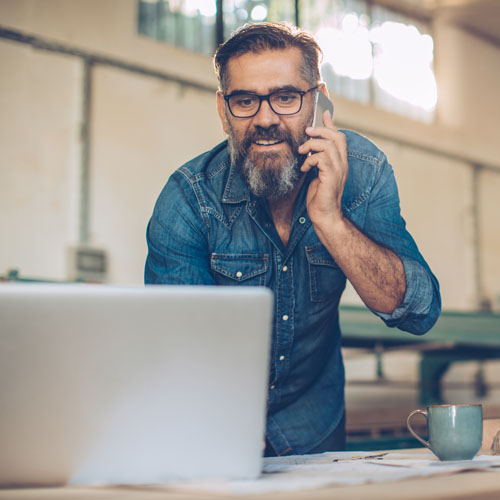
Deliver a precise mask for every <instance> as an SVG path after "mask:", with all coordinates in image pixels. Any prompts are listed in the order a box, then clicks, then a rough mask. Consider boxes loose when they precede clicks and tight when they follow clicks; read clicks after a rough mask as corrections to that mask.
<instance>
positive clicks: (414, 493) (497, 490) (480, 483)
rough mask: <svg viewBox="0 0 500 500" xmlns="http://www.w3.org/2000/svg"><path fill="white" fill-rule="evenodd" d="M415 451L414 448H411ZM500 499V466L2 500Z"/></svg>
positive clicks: (29, 492) (69, 490) (14, 495)
mask: <svg viewBox="0 0 500 500" xmlns="http://www.w3.org/2000/svg"><path fill="white" fill-rule="evenodd" d="M407 451H408V452H410V453H415V450H407ZM397 452H398V453H401V452H402V450H397ZM118 499H119V500H236V499H237V500H285V499H287V500H327V499H328V500H363V499H370V500H417V499H418V500H422V499H424V500H438V499H439V500H471V499H474V500H482V499H484V500H487V499H488V500H498V499H500V469H496V470H484V471H470V472H461V473H457V474H443V475H436V476H432V477H425V478H413V479H405V480H400V481H392V482H384V483H371V484H364V485H359V486H330V487H327V488H318V489H314V490H301V491H293V492H289V491H286V492H274V493H266V494H260V495H255V494H252V495H234V494H228V495H222V494H205V493H179V492H175V491H166V490H165V489H160V488H158V489H148V488H141V487H74V486H72V487H70V486H67V487H60V488H29V489H28V488H27V489H3V490H2V489H0V500H118Z"/></svg>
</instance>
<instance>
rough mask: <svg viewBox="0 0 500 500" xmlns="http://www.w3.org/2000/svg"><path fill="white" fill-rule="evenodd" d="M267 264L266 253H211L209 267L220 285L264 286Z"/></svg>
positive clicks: (267, 256)
mask: <svg viewBox="0 0 500 500" xmlns="http://www.w3.org/2000/svg"><path fill="white" fill-rule="evenodd" d="M268 266H269V255H268V254H254V253H252V254H250V253H245V254H233V253H231V254H228V253H213V254H212V256H211V258H210V267H211V269H212V271H214V275H215V280H216V282H217V283H219V284H221V285H238V284H244V285H255V286H264V285H265V280H266V272H267V269H268Z"/></svg>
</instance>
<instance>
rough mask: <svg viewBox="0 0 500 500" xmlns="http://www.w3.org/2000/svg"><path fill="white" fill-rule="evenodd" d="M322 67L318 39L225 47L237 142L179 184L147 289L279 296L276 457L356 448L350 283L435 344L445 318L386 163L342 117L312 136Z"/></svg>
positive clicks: (224, 116) (168, 189)
mask: <svg viewBox="0 0 500 500" xmlns="http://www.w3.org/2000/svg"><path fill="white" fill-rule="evenodd" d="M320 56H321V49H320V48H319V46H318V45H317V43H316V41H315V40H314V38H313V37H312V36H311V35H309V34H308V33H306V32H305V31H302V30H299V29H297V28H294V27H290V26H288V25H283V24H277V23H257V24H253V25H247V26H244V27H243V28H241V29H239V30H238V31H236V32H235V33H234V34H233V35H232V36H231V38H229V39H228V40H227V41H226V42H225V43H223V44H222V45H221V46H219V48H218V49H217V51H216V54H215V56H214V64H215V70H216V73H217V77H218V79H219V85H220V86H219V90H218V92H217V109H218V113H219V116H220V120H221V123H222V127H223V129H224V132H225V133H226V134H227V141H224V142H223V143H222V144H219V145H218V146H216V147H215V148H214V149H212V150H211V151H209V152H207V153H204V154H202V155H201V156H199V157H197V158H195V159H194V160H191V161H190V162H188V163H186V164H185V165H184V166H182V167H180V168H179V169H178V170H177V171H176V172H175V173H174V174H173V175H172V176H171V177H170V179H169V181H168V182H167V184H166V186H165V187H164V189H163V191H162V193H161V194H160V197H159V199H158V201H157V203H156V206H155V209H154V213H153V216H152V218H151V220H150V223H149V225H148V230H147V241H148V248H149V253H148V257H147V261H146V269H145V282H146V283H157V284H158V283H164V284H192V285H200V284H203V285H231V286H253V285H255V286H266V287H269V288H270V289H272V290H273V291H274V294H275V305H274V307H275V312H274V322H273V339H272V347H271V362H270V373H269V391H268V415H267V426H266V449H265V455H266V456H273V455H286V454H305V453H321V452H324V451H336V450H342V449H344V448H345V407H344V367H343V362H342V356H341V349H340V343H341V334H340V328H339V310H338V306H339V301H340V297H341V295H342V292H343V291H344V288H345V284H346V279H348V280H349V281H350V283H351V284H352V285H353V287H354V288H355V290H356V291H357V293H358V295H359V296H360V297H361V299H362V300H363V301H364V303H365V304H366V305H367V307H369V308H370V309H371V310H372V311H373V313H374V314H376V315H377V316H379V317H380V318H381V319H382V320H383V321H384V322H385V323H386V324H387V325H388V326H391V327H397V328H399V329H401V330H405V331H408V332H411V333H414V334H423V333H425V332H426V331H427V330H429V328H431V327H432V325H433V324H434V323H435V321H436V320H437V318H438V316H439V313H440V309H441V301H440V294H439V284H438V281H437V279H436V278H435V276H434V275H433V274H432V272H431V270H430V269H429V266H428V265H427V263H426V262H425V260H424V258H423V257H422V255H421V254H420V252H419V250H418V248H417V246H416V244H415V242H414V240H413V239H412V237H411V236H410V234H409V233H408V231H407V230H406V227H405V222H404V220H403V218H402V217H401V215H400V208H399V197H398V191H397V186H396V182H395V179H394V174H393V171H392V167H391V166H390V165H389V163H388V161H387V158H386V156H385V154H384V153H383V152H382V151H380V150H379V149H378V148H377V147H376V146H375V145H374V144H373V143H371V142H370V141H369V140H368V139H366V138H364V137H362V136H360V135H359V134H356V133H355V132H351V131H339V130H337V128H336V127H335V124H334V122H333V117H332V116H331V115H330V113H329V112H328V111H326V112H325V113H324V115H323V117H322V119H323V126H322V127H312V123H313V116H314V106H315V102H316V98H317V93H318V92H323V93H324V94H325V95H328V94H327V89H326V86H325V84H324V83H322V82H321V78H320V70H319V60H320ZM235 328H237V325H235ZM235 355H236V353H235ZM230 376H231V375H230V374H228V377H230Z"/></svg>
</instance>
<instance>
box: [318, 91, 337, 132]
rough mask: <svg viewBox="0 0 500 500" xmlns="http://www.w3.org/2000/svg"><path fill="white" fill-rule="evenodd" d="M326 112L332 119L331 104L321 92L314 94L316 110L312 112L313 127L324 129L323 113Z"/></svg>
mask: <svg viewBox="0 0 500 500" xmlns="http://www.w3.org/2000/svg"><path fill="white" fill-rule="evenodd" d="M326 110H328V111H330V115H331V116H332V118H333V103H332V101H330V99H328V97H326V95H325V94H323V92H316V109H315V110H314V122H313V127H324V125H323V113H324V112H325V111H326Z"/></svg>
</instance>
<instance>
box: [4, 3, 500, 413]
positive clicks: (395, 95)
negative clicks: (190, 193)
mask: <svg viewBox="0 0 500 500" xmlns="http://www.w3.org/2000/svg"><path fill="white" fill-rule="evenodd" d="M262 20H269V21H289V22H291V23H294V24H298V25H300V26H301V27H303V28H305V29H307V30H310V31H311V32H312V33H313V34H315V36H316V37H317V39H318V41H319V43H320V45H321V46H322V48H323V50H324V59H323V64H322V74H323V79H324V81H326V83H327V85H328V88H329V92H330V96H331V97H332V100H333V101H334V103H335V120H336V124H337V126H339V127H341V128H348V129H353V130H356V131H358V132H361V133H363V134H365V135H366V136H368V137H369V138H370V139H371V140H373V141H374V142H375V143H376V144H377V145H378V146H379V147H380V148H381V149H383V150H384V151H385V152H386V153H387V155H388V157H389V160H390V162H391V164H392V165H393V167H394V170H395V174H396V178H397V181H398V185H399V189H400V197H401V207H402V212H403V216H404V218H405V219H406V221H407V224H408V228H409V230H410V232H411V233H412V235H413V236H414V238H415V239H416V241H417V243H418V245H419V247H420V249H421V251H422V253H423V255H424V256H425V258H426V259H427V261H428V262H429V264H430V266H431V268H432V269H433V271H434V272H435V274H436V275H437V277H438V279H439V281H440V283H441V290H442V299H443V309H444V310H445V311H449V312H452V313H455V312H457V313H460V314H463V317H464V318H466V319H468V320H469V319H471V318H472V320H471V321H472V322H471V323H470V325H471V326H470V337H471V338H473V337H474V335H475V334H476V333H477V332H476V331H475V329H476V326H475V325H478V326H477V328H478V329H480V328H482V327H481V326H480V325H482V324H484V322H483V323H481V321H483V320H484V318H486V319H487V321H489V320H490V319H491V320H492V321H493V322H490V323H488V324H489V325H490V326H489V327H488V328H490V330H489V331H491V328H493V329H495V328H497V326H498V324H499V323H498V318H499V316H498V314H499V313H500V223H499V215H498V214H499V213H500V140H499V130H500V2H498V1H496V0H401V1H396V0H139V1H137V0H0V68H1V77H0V110H1V115H0V116H1V118H0V234H1V237H0V277H2V279H3V280H19V279H21V280H43V281H63V282H65V281H92V282H102V283H112V284H120V285H122V284H123V285H140V284H142V282H143V267H144V260H145V257H146V251H147V248H146V243H145V229H146V224H147V221H148V219H149V217H150V215H151V212H152V210H153V206H154V203H155V200H156V198H157V196H158V194H159V192H160V190H161V188H162V187H163V185H164V183H165V182H166V180H167V179H168V177H169V175H170V174H171V173H172V171H173V170H175V169H176V168H178V167H179V166H180V165H181V164H182V163H184V162H185V161H187V160H189V159H191V158H193V157H194V156H196V155H198V154H200V153H202V152H204V151H205V150H207V149H209V148H211V147H212V146H214V145H215V144H216V143H218V142H219V141H221V140H223V139H224V135H223V132H222V130H221V128H220V125H219V120H218V117H217V114H216V110H215V90H216V87H217V83H216V79H215V76H214V73H213V69H212V61H211V55H212V54H213V51H214V49H215V47H216V45H217V44H218V43H220V42H221V41H223V40H224V39H225V38H226V37H227V36H228V35H229V34H230V33H231V31H232V30H234V29H235V28H237V27H238V26H240V25H242V24H244V23H246V22H254V21H262ZM343 304H345V305H347V306H359V305H360V304H361V303H360V300H359V298H358V297H357V296H356V294H355V292H354V291H353V290H352V289H350V288H348V290H347V292H346V294H345V296H344V298H343ZM459 317H461V316H459ZM476 320H477V321H476ZM474 321H476V323H474ZM492 325H493V326H492ZM494 333H496V334H497V337H498V339H499V340H498V342H499V343H500V327H499V328H498V330H496V331H495V332H494ZM401 335H406V334H403V333H401ZM451 340H452V339H450V341H451ZM492 345H493V344H492ZM383 347H384V346H382V351H383V352H382V351H381V349H380V346H379V348H378V349H375V348H370V349H364V350H362V349H359V348H358V349H357V348H349V347H346V349H345V357H346V367H347V379H348V389H347V392H348V407H350V408H352V409H357V408H359V409H364V408H366V407H372V406H374V405H375V406H376V405H379V406H380V404H381V402H382V403H383V405H384V406H385V405H387V404H389V403H390V404H392V405H394V406H402V407H405V408H409V407H416V405H418V404H419V400H418V384H419V377H420V375H419V373H420V372H419V361H420V359H421V350H415V349H410V348H404V349H392V348H391V349H390V350H387V349H386V350H385V351H384V349H383ZM493 351H494V350H493ZM493 351H492V353H493ZM494 353H496V351H495V352H494ZM491 358H492V359H488V357H486V356H482V357H481V356H478V357H477V359H464V360H462V362H461V363H454V364H453V366H450V367H449V369H448V370H447V371H446V373H445V374H444V378H443V388H444V389H443V390H444V392H443V394H442V396H443V399H444V401H450V400H452V401H454V402H462V401H463V402H465V401H467V402H474V401H480V402H485V404H487V405H489V406H491V407H494V406H495V405H498V406H500V368H499V364H498V363H499V362H498V361H497V360H496V359H495V358H496V355H495V356H493V355H492V356H491Z"/></svg>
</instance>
